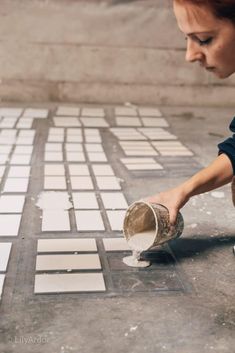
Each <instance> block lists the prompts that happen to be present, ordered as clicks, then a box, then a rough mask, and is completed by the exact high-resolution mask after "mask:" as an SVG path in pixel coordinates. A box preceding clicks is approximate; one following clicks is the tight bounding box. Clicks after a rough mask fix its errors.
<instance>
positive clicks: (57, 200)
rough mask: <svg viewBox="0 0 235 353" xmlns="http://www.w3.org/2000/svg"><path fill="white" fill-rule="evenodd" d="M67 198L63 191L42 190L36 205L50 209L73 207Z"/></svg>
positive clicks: (67, 195)
mask: <svg viewBox="0 0 235 353" xmlns="http://www.w3.org/2000/svg"><path fill="white" fill-rule="evenodd" d="M69 198H70V197H69V194H68V193H67V192H65V191H43V192H41V193H40V195H39V197H38V201H37V204H36V206H37V207H39V208H41V209H43V210H50V211H56V210H69V209H70V208H73V205H72V203H71V202H70V201H69Z"/></svg>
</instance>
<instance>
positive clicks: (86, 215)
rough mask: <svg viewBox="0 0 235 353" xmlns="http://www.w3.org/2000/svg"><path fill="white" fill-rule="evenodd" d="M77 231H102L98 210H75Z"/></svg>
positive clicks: (101, 221)
mask: <svg viewBox="0 0 235 353" xmlns="http://www.w3.org/2000/svg"><path fill="white" fill-rule="evenodd" d="M75 217H76V223H77V230H78V231H80V232H81V231H103V230H105V228H104V223H103V220H102V217H101V214H100V211H75Z"/></svg>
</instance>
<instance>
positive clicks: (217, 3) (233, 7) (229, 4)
mask: <svg viewBox="0 0 235 353" xmlns="http://www.w3.org/2000/svg"><path fill="white" fill-rule="evenodd" d="M174 1H176V2H178V3H180V4H184V3H185V4H193V5H196V6H199V7H200V6H203V7H207V8H209V9H210V10H211V11H212V12H213V14H214V15H215V16H216V17H218V18H220V19H227V20H230V21H232V22H234V23H235V0H174Z"/></svg>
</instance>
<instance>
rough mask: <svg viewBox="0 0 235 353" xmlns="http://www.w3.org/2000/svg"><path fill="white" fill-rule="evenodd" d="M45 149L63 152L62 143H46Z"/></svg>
mask: <svg viewBox="0 0 235 353" xmlns="http://www.w3.org/2000/svg"><path fill="white" fill-rule="evenodd" d="M45 151H47V152H62V143H46V144H45Z"/></svg>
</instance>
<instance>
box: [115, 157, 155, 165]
mask: <svg viewBox="0 0 235 353" xmlns="http://www.w3.org/2000/svg"><path fill="white" fill-rule="evenodd" d="M120 161H121V162H122V163H123V164H142V163H143V164H154V163H156V162H155V160H154V159H153V158H120Z"/></svg>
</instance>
